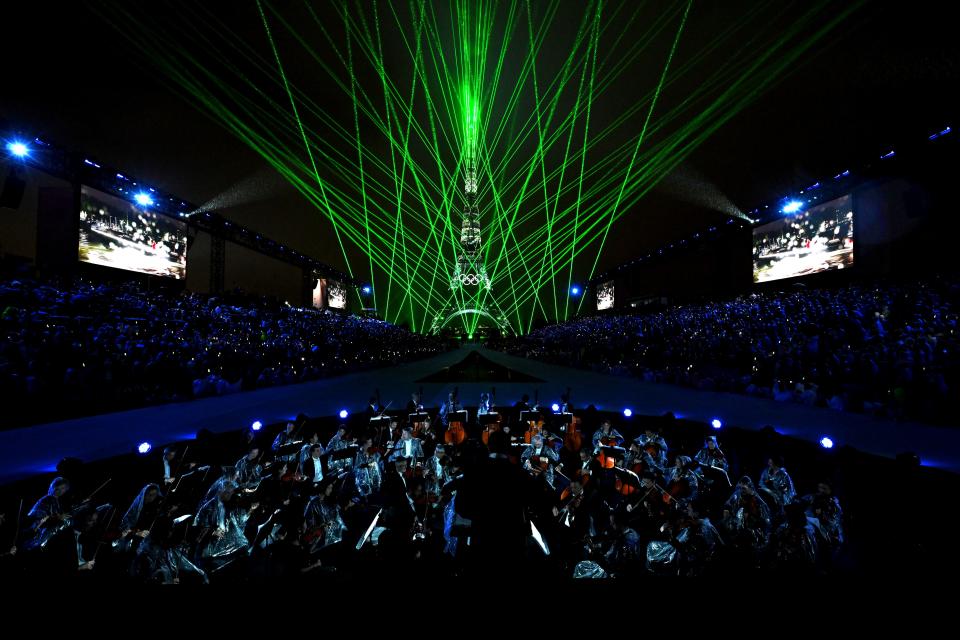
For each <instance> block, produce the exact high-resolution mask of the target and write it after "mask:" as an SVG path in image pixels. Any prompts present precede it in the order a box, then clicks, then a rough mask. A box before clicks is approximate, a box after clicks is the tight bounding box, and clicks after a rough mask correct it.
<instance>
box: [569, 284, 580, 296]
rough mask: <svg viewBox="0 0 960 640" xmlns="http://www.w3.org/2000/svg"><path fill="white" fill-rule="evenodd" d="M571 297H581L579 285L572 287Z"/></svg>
mask: <svg viewBox="0 0 960 640" xmlns="http://www.w3.org/2000/svg"><path fill="white" fill-rule="evenodd" d="M570 295H572V296H578V295H580V287H578V286H577V285H573V286H572V287H570Z"/></svg>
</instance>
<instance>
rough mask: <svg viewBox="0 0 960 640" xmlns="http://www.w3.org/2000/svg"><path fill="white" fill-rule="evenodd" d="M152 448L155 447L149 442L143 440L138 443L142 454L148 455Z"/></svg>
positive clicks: (138, 449)
mask: <svg viewBox="0 0 960 640" xmlns="http://www.w3.org/2000/svg"><path fill="white" fill-rule="evenodd" d="M151 449H153V445H152V444H150V443H149V442H141V443H140V444H139V445H137V451H138V452H139V453H140V454H141V455H147V454H148V453H150V450H151Z"/></svg>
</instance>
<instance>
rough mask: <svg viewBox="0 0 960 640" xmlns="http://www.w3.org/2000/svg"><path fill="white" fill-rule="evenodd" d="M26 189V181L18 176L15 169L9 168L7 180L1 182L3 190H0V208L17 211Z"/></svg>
mask: <svg viewBox="0 0 960 640" xmlns="http://www.w3.org/2000/svg"><path fill="white" fill-rule="evenodd" d="M26 188H27V181H26V180H25V179H23V178H21V177H20V176H18V175H17V174H16V170H15V168H13V167H11V168H10V172H9V173H8V174H7V179H6V180H5V181H4V182H3V189H2V190H0V207H6V208H8V209H19V208H20V201H21V200H23V192H24V190H25V189H26Z"/></svg>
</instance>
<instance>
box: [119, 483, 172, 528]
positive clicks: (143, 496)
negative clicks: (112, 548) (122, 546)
mask: <svg viewBox="0 0 960 640" xmlns="http://www.w3.org/2000/svg"><path fill="white" fill-rule="evenodd" d="M161 498H162V494H161V493H160V485H158V484H155V483H153V482H151V483H150V484H148V485H145V486H144V487H143V488H142V489H141V490H140V493H139V494H137V497H136V498H134V499H133V503H132V504H131V505H130V508H129V509H127V512H126V513H125V514H123V518H121V519H120V531H121V533H122V537H123V538H127V536H129V535H131V534H133V535H134V536H135V537H136V538H137V539H138V540H142V539H143V538H146V537H147V534H148V533H150V528H151V527H152V526H153V524H154V522H155V521H156V520H157V517H158V516H159V515H160V503H161Z"/></svg>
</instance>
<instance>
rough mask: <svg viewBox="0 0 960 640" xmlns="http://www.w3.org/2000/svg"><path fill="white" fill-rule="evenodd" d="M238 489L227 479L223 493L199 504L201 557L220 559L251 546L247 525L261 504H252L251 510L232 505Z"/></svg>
mask: <svg viewBox="0 0 960 640" xmlns="http://www.w3.org/2000/svg"><path fill="white" fill-rule="evenodd" d="M238 488H239V487H238V486H237V485H236V484H235V483H232V482H224V483H223V487H222V488H221V489H220V493H218V494H217V495H216V496H215V497H214V498H213V499H211V500H209V501H207V503H206V504H204V505H203V506H202V507H200V511H199V512H198V513H197V516H196V518H194V521H193V524H194V526H195V527H198V528H199V529H200V531H201V534H200V536H199V540H198V542H197V555H198V557H200V558H204V559H212V560H216V561H218V562H219V561H220V560H221V559H223V558H226V557H227V556H230V555H231V554H233V553H236V552H237V551H240V550H241V549H245V548H246V547H247V546H249V542H248V541H247V537H246V536H245V535H244V528H245V527H246V524H247V520H248V519H249V518H250V514H251V513H252V512H253V511H254V510H256V509H257V508H258V507H259V505H257V504H254V505H252V506H251V508H250V510H249V511H247V510H246V509H243V508H241V507H238V506H234V505H232V504H231V500H232V499H233V493H234V491H236V490H237V489H238Z"/></svg>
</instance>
